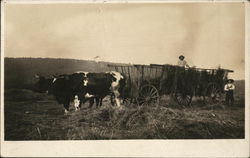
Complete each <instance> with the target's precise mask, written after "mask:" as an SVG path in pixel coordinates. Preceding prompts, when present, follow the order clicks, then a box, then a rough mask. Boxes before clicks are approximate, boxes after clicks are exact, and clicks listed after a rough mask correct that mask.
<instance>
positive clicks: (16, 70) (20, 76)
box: [4, 58, 109, 88]
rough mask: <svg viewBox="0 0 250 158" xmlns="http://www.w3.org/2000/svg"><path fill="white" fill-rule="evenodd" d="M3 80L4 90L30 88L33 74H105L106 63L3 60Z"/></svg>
mask: <svg viewBox="0 0 250 158" xmlns="http://www.w3.org/2000/svg"><path fill="white" fill-rule="evenodd" d="M4 62H5V64H4V66H5V68H4V74H5V76H4V79H5V84H4V85H5V87H6V88H30V87H31V85H32V84H33V83H34V82H35V78H34V76H35V74H39V75H43V76H49V75H55V74H70V73H73V72H76V71H88V72H105V71H108V70H109V68H108V66H107V64H109V63H108V62H95V61H90V60H75V59H53V58H5V59H4Z"/></svg>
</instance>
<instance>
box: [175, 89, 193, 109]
mask: <svg viewBox="0 0 250 158" xmlns="http://www.w3.org/2000/svg"><path fill="white" fill-rule="evenodd" d="M173 98H174V100H175V101H176V102H177V103H178V104H179V105H183V106H190V105H191V102H192V98H193V94H192V93H191V94H187V93H182V92H177V91H176V92H174V93H173Z"/></svg>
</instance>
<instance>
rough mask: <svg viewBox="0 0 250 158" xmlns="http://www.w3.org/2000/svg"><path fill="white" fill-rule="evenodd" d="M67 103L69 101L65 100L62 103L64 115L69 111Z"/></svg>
mask: <svg viewBox="0 0 250 158" xmlns="http://www.w3.org/2000/svg"><path fill="white" fill-rule="evenodd" d="M69 103H70V101H65V102H64V103H63V106H64V115H67V114H68V113H69Z"/></svg>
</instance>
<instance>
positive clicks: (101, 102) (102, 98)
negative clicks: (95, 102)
mask: <svg viewBox="0 0 250 158" xmlns="http://www.w3.org/2000/svg"><path fill="white" fill-rule="evenodd" d="M102 100H103V97H101V98H100V103H99V105H100V106H102Z"/></svg>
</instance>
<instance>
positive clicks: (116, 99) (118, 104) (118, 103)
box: [114, 90, 121, 107]
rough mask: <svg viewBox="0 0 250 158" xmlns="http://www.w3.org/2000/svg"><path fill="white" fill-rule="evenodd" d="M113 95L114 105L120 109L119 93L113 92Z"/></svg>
mask: <svg viewBox="0 0 250 158" xmlns="http://www.w3.org/2000/svg"><path fill="white" fill-rule="evenodd" d="M114 95H115V102H116V105H117V106H118V107H120V106H121V103H120V99H119V96H120V93H119V92H118V90H115V91H114Z"/></svg>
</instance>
